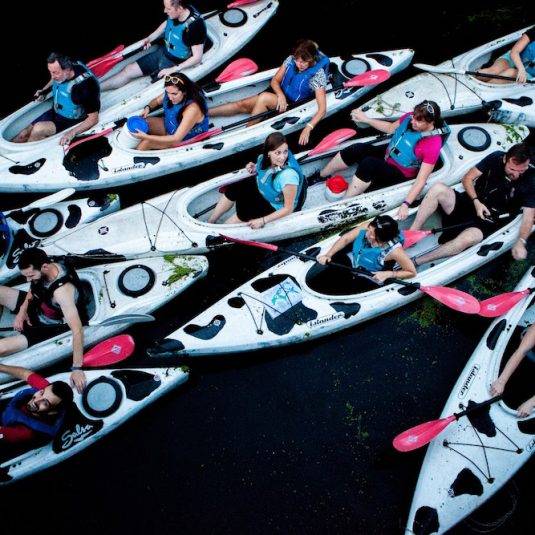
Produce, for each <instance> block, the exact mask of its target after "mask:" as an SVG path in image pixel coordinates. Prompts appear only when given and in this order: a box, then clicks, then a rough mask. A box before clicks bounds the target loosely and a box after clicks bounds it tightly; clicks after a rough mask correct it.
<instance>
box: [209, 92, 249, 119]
mask: <svg viewBox="0 0 535 535" xmlns="http://www.w3.org/2000/svg"><path fill="white" fill-rule="evenodd" d="M259 96H260V95H254V96H252V97H249V98H244V99H242V100H237V101H236V102H229V103H228V104H221V105H220V106H216V107H215V108H209V109H208V116H209V117H230V116H232V115H238V114H241V113H247V114H251V112H252V111H253V108H254V106H255V104H256V99H257V98H258V97H259Z"/></svg>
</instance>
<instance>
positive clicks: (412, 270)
mask: <svg viewBox="0 0 535 535" xmlns="http://www.w3.org/2000/svg"><path fill="white" fill-rule="evenodd" d="M385 260H395V261H396V262H397V263H398V264H399V266H400V267H401V269H400V270H397V271H388V272H387V273H392V277H395V278H397V279H410V278H412V277H415V276H416V267H415V266H414V263H413V261H412V260H411V259H410V258H409V255H408V254H407V253H406V252H405V249H403V247H396V248H395V249H394V250H393V251H391V252H390V253H389V254H388V255H387V256H386V258H385Z"/></svg>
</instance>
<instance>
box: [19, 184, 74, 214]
mask: <svg viewBox="0 0 535 535" xmlns="http://www.w3.org/2000/svg"><path fill="white" fill-rule="evenodd" d="M75 193H76V190H75V189H74V188H65V189H61V190H59V191H56V193H52V195H47V196H46V197H42V198H41V199H37V200H36V201H33V202H32V203H30V204H28V205H27V206H23V207H22V208H19V210H22V211H23V212H25V211H26V210H33V209H34V208H46V207H47V206H50V205H51V204H56V203H57V202H61V201H63V200H65V199H67V198H68V197H70V196H71V195H74V194H75Z"/></svg>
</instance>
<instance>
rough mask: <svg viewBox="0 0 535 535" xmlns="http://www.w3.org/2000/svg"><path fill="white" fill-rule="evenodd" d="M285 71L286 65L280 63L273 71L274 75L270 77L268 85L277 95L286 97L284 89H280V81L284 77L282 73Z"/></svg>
mask: <svg viewBox="0 0 535 535" xmlns="http://www.w3.org/2000/svg"><path fill="white" fill-rule="evenodd" d="M285 72H286V67H285V66H284V65H281V66H280V67H279V68H278V70H277V72H276V73H275V76H273V78H272V79H271V82H270V83H269V85H270V86H271V89H273V91H275V94H276V95H277V97H282V98H284V99H286V95H285V94H284V91H283V90H282V87H281V83H282V79H283V78H284V73H285Z"/></svg>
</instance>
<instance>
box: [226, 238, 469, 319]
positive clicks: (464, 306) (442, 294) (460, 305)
mask: <svg viewBox="0 0 535 535" xmlns="http://www.w3.org/2000/svg"><path fill="white" fill-rule="evenodd" d="M220 236H221V237H222V238H223V239H225V240H227V241H231V242H234V243H239V244H241V245H250V246H252V247H259V248H261V249H267V250H269V251H275V252H276V251H280V252H282V253H287V254H291V255H294V256H297V257H298V258H303V259H305V260H312V261H313V262H317V263H319V262H318V259H317V258H316V257H315V256H312V255H308V254H306V253H300V252H296V251H291V250H289V249H283V248H282V247H279V246H278V245H274V244H271V243H264V242H258V241H248V240H240V239H238V238H232V237H230V236H225V235H223V234H220ZM327 265H329V266H336V267H339V268H341V269H347V270H349V271H352V272H353V273H360V274H362V275H365V276H366V277H369V278H371V277H372V276H373V275H372V273H371V272H370V271H367V270H365V269H362V268H352V267H350V266H346V265H345V264H339V263H337V262H329V263H328V264H327ZM388 280H389V281H391V282H394V283H396V284H401V285H402V286H408V287H411V288H415V289H416V290H420V291H421V292H423V293H425V294H426V295H429V296H430V297H432V298H433V299H436V300H437V301H439V302H440V303H442V304H443V305H446V306H447V307H449V308H451V309H453V310H457V311H458V312H463V313H465V314H477V312H479V301H478V300H477V299H476V298H475V297H473V296H471V295H470V294H467V293H466V292H462V291H461V290H457V289H455V288H447V287H445V286H421V285H420V284H419V283H417V282H407V281H404V280H402V279H396V278H390V279H388ZM377 284H379V283H377Z"/></svg>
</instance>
